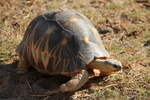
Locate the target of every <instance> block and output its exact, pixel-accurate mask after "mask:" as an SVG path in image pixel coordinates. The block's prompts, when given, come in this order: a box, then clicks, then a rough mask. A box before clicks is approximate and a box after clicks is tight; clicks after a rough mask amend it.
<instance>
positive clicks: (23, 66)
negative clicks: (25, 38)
mask: <svg viewBox="0 0 150 100" xmlns="http://www.w3.org/2000/svg"><path fill="white" fill-rule="evenodd" d="M27 72H28V64H27V63H26V62H24V61H23V60H21V59H20V61H19V63H18V69H17V73H18V74H25V73H27Z"/></svg>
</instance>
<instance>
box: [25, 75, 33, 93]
mask: <svg viewBox="0 0 150 100" xmlns="http://www.w3.org/2000/svg"><path fill="white" fill-rule="evenodd" d="M26 83H27V85H28V86H29V88H30V92H31V93H33V90H32V87H31V85H30V84H29V82H28V78H27V77H26Z"/></svg>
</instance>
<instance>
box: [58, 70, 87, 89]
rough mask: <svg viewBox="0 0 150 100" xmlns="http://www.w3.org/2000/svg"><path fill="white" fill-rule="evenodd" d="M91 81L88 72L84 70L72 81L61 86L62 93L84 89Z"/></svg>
mask: <svg viewBox="0 0 150 100" xmlns="http://www.w3.org/2000/svg"><path fill="white" fill-rule="evenodd" d="M88 79H89V74H88V72H87V70H82V71H81V72H80V73H78V74H76V75H75V76H73V77H72V79H71V80H70V81H68V82H66V83H65V84H62V85H61V86H60V91H61V92H68V91H74V90H77V89H79V88H80V87H82V86H83V85H84V84H85V83H86V82H87V81H88Z"/></svg>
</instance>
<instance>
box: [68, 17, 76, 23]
mask: <svg viewBox="0 0 150 100" xmlns="http://www.w3.org/2000/svg"><path fill="white" fill-rule="evenodd" d="M76 20H77V18H76V17H73V18H70V19H69V22H71V23H73V22H75V21H76Z"/></svg>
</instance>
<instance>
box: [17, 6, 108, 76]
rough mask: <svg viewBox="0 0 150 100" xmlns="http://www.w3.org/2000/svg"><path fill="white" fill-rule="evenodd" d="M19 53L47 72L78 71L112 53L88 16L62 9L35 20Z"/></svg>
mask: <svg viewBox="0 0 150 100" xmlns="http://www.w3.org/2000/svg"><path fill="white" fill-rule="evenodd" d="M16 52H17V53H18V55H19V57H20V58H21V59H22V60H24V61H25V62H26V63H28V64H30V65H32V66H34V67H35V68H36V69H37V70H38V71H40V72H43V73H47V74H69V73H74V72H77V71H79V70H81V69H83V68H84V67H85V66H86V65H87V64H88V63H89V62H90V61H92V60H93V59H94V58H95V57H108V56H109V54H108V53H107V51H106V50H105V49H104V47H103V44H102V42H101V39H100V37H99V34H98V32H97V30H96V29H95V27H94V26H93V25H92V23H91V22H90V21H89V20H88V19H87V18H86V17H85V16H83V15H82V14H79V13H77V12H75V11H72V10H61V9H55V10H51V11H48V12H45V13H43V14H41V15H39V16H37V17H36V18H35V19H33V21H32V22H31V23H30V24H29V26H28V27H27V30H26V32H25V35H24V38H23V40H22V42H21V43H20V44H19V45H18V47H17V49H16Z"/></svg>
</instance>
